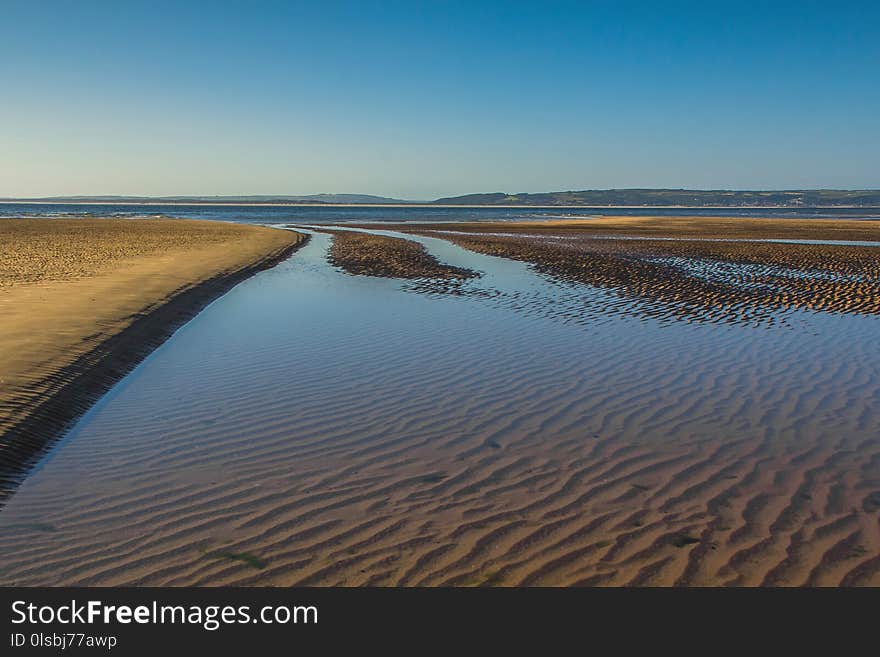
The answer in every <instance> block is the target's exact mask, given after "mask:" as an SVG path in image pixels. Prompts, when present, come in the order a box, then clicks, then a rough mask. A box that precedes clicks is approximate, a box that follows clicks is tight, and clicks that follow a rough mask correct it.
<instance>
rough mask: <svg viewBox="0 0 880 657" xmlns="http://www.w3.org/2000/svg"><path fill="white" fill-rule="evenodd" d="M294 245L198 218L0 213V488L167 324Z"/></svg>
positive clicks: (285, 237) (282, 235) (283, 237)
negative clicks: (18, 216)
mask: <svg viewBox="0 0 880 657" xmlns="http://www.w3.org/2000/svg"><path fill="white" fill-rule="evenodd" d="M302 240H303V237H302V236H301V235H299V234H297V233H294V232H290V231H282V230H276V229H271V228H264V227H257V226H247V225H240V224H231V223H221V222H207V221H184V220H171V219H4V220H0V475H2V476H0V483H2V485H3V488H5V487H6V484H7V479H8V478H9V477H14V476H15V473H14V472H13V471H14V470H15V469H16V468H17V467H18V466H20V465H21V463H22V462H23V461H27V460H28V459H29V458H30V457H32V456H33V454H34V453H35V452H37V451H39V448H41V447H42V446H43V445H44V444H45V443H46V442H47V441H48V440H50V439H51V438H52V437H54V434H55V433H57V432H58V431H59V430H60V429H61V428H63V427H64V426H65V425H66V424H67V423H69V422H70V421H71V420H72V419H74V418H75V417H76V416H77V415H78V414H79V413H80V412H82V411H83V410H84V409H85V408H86V407H87V406H88V404H89V403H90V402H91V401H93V400H94V399H95V398H96V396H97V395H99V394H101V393H102V392H103V391H104V390H106V389H107V388H108V387H109V385H112V382H113V381H115V380H117V379H118V378H119V377H121V376H122V375H124V374H125V372H127V371H128V370H129V369H130V368H131V367H133V366H134V365H135V364H136V363H137V362H138V361H139V360H140V359H141V358H143V356H145V355H146V353H149V351H151V350H152V349H153V348H155V346H157V344H158V343H160V342H161V341H162V340H163V339H164V338H165V337H167V335H168V334H169V333H170V331H171V330H173V328H175V327H176V326H178V325H179V324H180V323H181V322H182V321H185V319H186V318H188V317H190V316H192V315H193V314H194V313H195V312H197V311H198V309H200V308H201V307H203V306H204V305H205V304H206V303H208V302H209V301H210V300H211V299H213V298H216V297H217V296H218V295H219V294H221V293H222V292H223V291H225V290H226V289H229V287H231V286H232V285H233V284H234V283H235V282H237V281H239V280H241V279H242V278H243V277H244V276H246V275H249V274H250V273H252V272H254V271H257V270H258V269H259V268H262V267H265V266H269V265H271V264H273V263H275V262H277V261H278V260H279V259H280V258H282V257H284V256H285V255H286V254H288V253H290V251H291V250H292V249H293V248H294V247H295V246H296V245H297V244H299V243H300V242H301V241H302ZM149 318H152V319H149ZM148 319H149V321H148Z"/></svg>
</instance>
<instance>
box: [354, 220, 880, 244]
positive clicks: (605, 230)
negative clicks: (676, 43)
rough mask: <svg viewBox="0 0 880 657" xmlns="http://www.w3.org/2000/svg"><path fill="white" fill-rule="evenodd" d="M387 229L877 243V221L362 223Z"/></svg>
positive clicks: (879, 231)
mask: <svg viewBox="0 0 880 657" xmlns="http://www.w3.org/2000/svg"><path fill="white" fill-rule="evenodd" d="M363 226H364V227H366V228H387V229H389V230H410V229H428V230H455V231H457V230H463V231H467V232H469V233H487V232H488V233H491V232H503V233H535V232H544V233H550V234H577V235H597V236H599V235H601V236H609V235H611V236H613V235H619V236H628V237H691V238H693V237H699V238H723V239H814V240H846V241H853V240H868V241H875V240H880V220H870V219H865V220H852V219H780V218H776V217H772V218H742V217H597V218H595V219H559V220H550V221H517V222H489V221H481V222H461V223H453V222H450V223H434V224H431V223H423V224H415V223H407V224H405V225H404V224H399V223H398V224H394V223H389V224H369V225H368V224H364V225H363Z"/></svg>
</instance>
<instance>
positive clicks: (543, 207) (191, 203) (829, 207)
mask: <svg viewBox="0 0 880 657" xmlns="http://www.w3.org/2000/svg"><path fill="white" fill-rule="evenodd" d="M0 205H138V206H144V207H154V206H158V207H162V206H169V205H179V206H187V207H199V206H205V207H279V208H446V209H455V208H461V209H463V210H469V209H481V208H499V209H517V210H527V209H534V210H555V209H558V210H591V209H600V210H613V209H616V208H619V209H622V210H645V211H648V210H880V206H877V205H522V204H519V205H466V204H457V203H455V204H448V203H237V202H236V203H213V202H205V203H201V202H195V201H182V202H176V201H165V202H158V201H14V200H0ZM774 218H775V217H774Z"/></svg>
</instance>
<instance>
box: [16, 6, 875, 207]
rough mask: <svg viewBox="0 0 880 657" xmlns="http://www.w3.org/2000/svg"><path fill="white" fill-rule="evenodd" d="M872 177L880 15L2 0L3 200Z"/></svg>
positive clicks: (866, 180) (751, 183) (410, 193)
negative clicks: (34, 197)
mask: <svg viewBox="0 0 880 657" xmlns="http://www.w3.org/2000/svg"><path fill="white" fill-rule="evenodd" d="M608 187H696V188H718V187H722V188H738V189H743V188H758V189H768V188H798V187H840V188H863V187H870V188H878V187H880V2H877V0H863V1H862V2H848V1H845V0H838V1H836V2H823V3H819V2H809V1H803V2H785V1H782V0H777V1H774V2H748V1H738V2H712V1H711V0H706V1H705V2H675V1H674V0H666V1H663V2H660V1H659V0H658V1H654V2H641V3H638V2H576V3H574V2H573V3H565V2H538V1H536V2H533V3H521V4H520V3H514V2H479V1H477V0H474V1H471V2H432V3H419V2H416V1H414V0H410V1H408V2H381V3H378V2H377V3H371V2H366V1H364V2H352V3H334V2H328V1H324V2H314V3H294V2H277V3H273V2H204V3H197V2H191V3H185V2H169V3H164V2H157V1H154V2H143V3H141V2H137V1H135V0H125V1H118V2H87V1H85V0H83V1H80V2H50V1H47V0H46V1H39V2H36V1H33V0H28V1H25V2H17V1H16V0H2V2H0V196H37V195H60V194H132V195H172V194H309V193H318V192H333V193H341V192H352V193H373V194H380V195H388V196H396V197H402V198H411V199H413V198H415V199H418V198H425V199H427V198H434V197H438V196H445V195H454V194H463V193H470V192H491V191H507V192H522V191H550V190H566V189H591V188H608Z"/></svg>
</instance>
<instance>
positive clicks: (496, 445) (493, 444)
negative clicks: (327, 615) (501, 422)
mask: <svg viewBox="0 0 880 657" xmlns="http://www.w3.org/2000/svg"><path fill="white" fill-rule="evenodd" d="M486 445H488V446H489V447H491V448H492V449H501V443H499V442H498V441H497V440H487V441H486Z"/></svg>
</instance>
